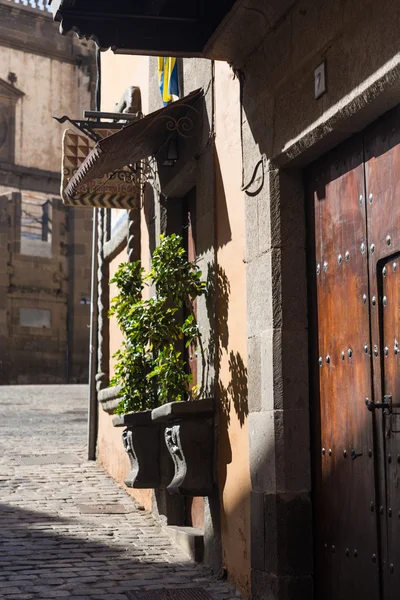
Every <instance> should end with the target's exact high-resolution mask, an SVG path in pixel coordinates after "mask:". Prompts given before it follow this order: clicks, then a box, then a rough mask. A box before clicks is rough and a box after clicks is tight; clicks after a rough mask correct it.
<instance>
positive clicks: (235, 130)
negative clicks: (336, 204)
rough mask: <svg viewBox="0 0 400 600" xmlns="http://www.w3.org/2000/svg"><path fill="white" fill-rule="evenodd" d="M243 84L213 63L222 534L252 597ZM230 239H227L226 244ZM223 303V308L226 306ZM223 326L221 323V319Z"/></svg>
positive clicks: (234, 570)
mask: <svg viewBox="0 0 400 600" xmlns="http://www.w3.org/2000/svg"><path fill="white" fill-rule="evenodd" d="M239 92H240V90H239V82H238V80H237V79H234V76H233V72H232V70H231V69H230V67H229V66H228V65H227V64H226V63H222V62H221V63H216V65H215V122H216V139H215V143H216V151H217V152H216V165H215V169H216V207H217V211H216V218H217V222H216V229H217V263H218V270H219V273H220V274H223V276H224V277H226V278H227V281H228V282H229V299H228V310H227V322H226V327H227V331H228V336H227V339H226V343H221V342H223V340H224V336H223V335H222V336H220V356H221V359H220V371H219V386H218V387H219V390H220V392H221V393H220V398H219V400H220V403H219V406H220V415H219V416H220V432H219V440H220V448H219V457H220V460H219V469H218V473H219V484H220V488H221V535H222V552H223V557H222V559H223V563H224V566H225V567H226V568H227V570H228V576H229V579H230V580H231V581H232V582H234V584H235V585H236V586H237V587H238V588H239V589H240V590H241V591H242V593H244V594H245V595H246V596H249V595H250V472H249V444H248V427H247V375H246V359H247V327H246V285H245V281H246V274H245V264H244V251H245V246H244V243H245V241H244V235H245V230H244V223H245V219H244V200H243V192H242V191H241V177H242V157H241V145H240V101H239V100H240V93H239ZM226 240H229V241H226ZM223 305H224V303H221V304H220V306H223ZM219 320H220V322H222V319H219Z"/></svg>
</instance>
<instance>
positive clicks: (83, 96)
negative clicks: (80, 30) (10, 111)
mask: <svg viewBox="0 0 400 600" xmlns="http://www.w3.org/2000/svg"><path fill="white" fill-rule="evenodd" d="M10 72H12V73H15V75H16V77H17V80H16V83H15V87H17V88H18V89H19V90H20V91H21V92H23V93H24V96H22V97H21V98H20V99H18V101H17V104H16V123H15V163H16V164H17V165H23V166H25V167H31V168H36V169H42V170H45V171H54V172H59V171H60V163H61V158H60V146H61V139H62V132H63V130H64V129H65V128H66V127H68V125H61V124H60V123H58V122H57V121H55V119H53V118H52V117H53V116H56V117H62V116H63V115H68V116H69V117H71V118H75V119H77V118H82V116H83V115H82V113H83V111H84V110H85V109H86V110H87V109H90V108H91V88H90V76H89V73H88V72H85V70H83V69H81V68H79V67H78V66H77V65H75V64H71V63H68V62H62V61H60V60H56V59H53V58H49V57H47V56H40V55H39V54H33V53H29V52H24V51H22V50H18V49H16V48H10V47H5V46H2V45H0V78H1V79H3V80H5V81H7V79H8V74H9V73H10ZM69 127H71V126H70V125H69Z"/></svg>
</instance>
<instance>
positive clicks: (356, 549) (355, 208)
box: [309, 141, 379, 600]
mask: <svg viewBox="0 0 400 600" xmlns="http://www.w3.org/2000/svg"><path fill="white" fill-rule="evenodd" d="M309 175H310V179H309V196H311V198H310V199H312V201H313V203H314V219H315V256H316V273H317V275H316V281H317V283H316V287H317V305H316V310H317V320H318V356H317V357H315V361H314V362H318V364H319V373H318V375H319V398H318V399H317V405H315V406H314V407H313V410H314V412H315V413H316V414H317V415H318V417H317V418H316V419H314V422H315V423H316V427H315V434H314V435H315V448H314V453H315V460H314V508H315V525H316V526H315V534H316V535H315V537H316V545H315V552H316V572H317V582H316V585H317V592H316V598H318V600H347V599H348V600H350V599H353V598H355V597H357V596H361V597H363V598H364V599H365V600H368V599H370V600H377V598H379V572H378V566H377V564H376V563H374V562H373V556H375V560H376V557H377V554H378V544H377V525H376V515H375V512H374V511H372V510H371V506H373V507H374V503H375V483H374V461H373V459H372V456H373V452H372V449H373V429H372V424H371V419H370V415H369V413H368V411H367V410H366V407H365V397H368V396H369V395H371V357H370V351H369V349H370V333H369V305H368V302H367V298H368V265H367V252H366V251H365V250H364V251H362V244H364V245H366V243H367V239H366V215H365V203H364V196H365V195H364V166H363V147H362V143H361V142H360V141H354V142H352V143H351V144H347V145H346V149H344V148H343V147H342V148H339V149H338V150H337V151H335V152H334V153H331V154H330V155H329V156H327V157H325V158H324V160H322V161H320V162H319V163H317V164H316V165H314V167H313V168H312V170H311V172H310V173H309ZM360 198H361V200H360ZM365 348H366V349H367V351H365Z"/></svg>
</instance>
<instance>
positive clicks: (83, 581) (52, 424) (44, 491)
mask: <svg viewBox="0 0 400 600" xmlns="http://www.w3.org/2000/svg"><path fill="white" fill-rule="evenodd" d="M86 404H87V388H86V386H14V387H7V386H3V387H1V388H0V423H1V433H0V489H1V496H0V598H4V599H6V600H14V599H15V600H17V599H18V600H28V599H31V598H42V599H56V598H70V599H71V600H72V599H74V600H83V599H85V598H88V599H90V600H105V599H110V600H128V598H129V597H130V596H129V594H128V592H129V591H134V590H136V591H137V590H152V589H158V588H188V587H189V588H190V587H202V588H204V589H205V590H206V591H207V592H208V593H209V595H210V596H211V597H212V598H213V599H214V600H231V599H233V598H236V597H237V596H236V594H235V592H234V591H233V590H232V588H230V587H229V586H228V585H227V584H226V583H225V582H223V581H220V580H218V579H217V578H216V577H215V576H213V575H212V574H211V573H210V572H209V571H208V570H207V569H206V568H204V567H201V566H198V565H196V564H194V563H192V562H191V561H190V560H189V559H188V557H187V556H186V554H185V553H183V551H182V550H181V549H179V548H178V547H176V546H174V545H173V544H172V543H171V541H170V540H169V538H168V536H167V535H166V534H165V533H164V532H163V531H162V530H161V528H160V526H159V525H158V524H157V523H156V522H155V521H154V520H153V518H152V516H151V515H150V514H148V513H146V512H144V511H142V510H140V507H139V508H138V507H137V506H136V505H135V503H134V502H133V501H132V500H131V498H130V497H129V496H128V494H126V493H125V491H124V490H123V489H122V488H120V487H119V486H118V485H117V484H116V483H115V482H114V481H113V480H112V479H111V478H109V477H108V476H107V475H106V474H105V473H104V471H103V470H102V469H101V467H100V466H98V465H97V464H96V463H94V462H88V461H87V460H86V430H87V417H86ZM39 455H40V456H42V458H43V460H44V459H45V456H46V455H47V456H48V455H53V460H54V464H41V465H40V464H29V463H32V462H33V460H35V461H36V462H38V460H40V459H36V458H34V457H36V456H39ZM54 455H56V456H54ZM114 503H118V504H119V505H122V506H123V507H124V509H125V511H126V512H125V513H123V514H98V515H94V514H82V511H81V508H80V506H79V505H85V504H101V505H104V504H114ZM122 510H123V509H122ZM188 597H190V596H188Z"/></svg>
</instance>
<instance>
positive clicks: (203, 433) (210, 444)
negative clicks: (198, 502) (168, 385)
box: [151, 399, 215, 496]
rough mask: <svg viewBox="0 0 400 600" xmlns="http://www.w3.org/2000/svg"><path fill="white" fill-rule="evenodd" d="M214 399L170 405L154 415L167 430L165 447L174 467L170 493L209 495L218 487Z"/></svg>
mask: <svg viewBox="0 0 400 600" xmlns="http://www.w3.org/2000/svg"><path fill="white" fill-rule="evenodd" d="M214 412H215V406H214V401H213V400H212V399H206V400H195V401H189V402H170V403H169V404H164V405H163V406H160V407H158V408H155V409H154V410H153V411H152V413H151V418H152V420H153V423H155V424H159V425H160V426H161V425H162V426H163V427H164V439H165V445H166V447H167V449H168V452H169V454H170V456H171V458H172V461H173V465H174V474H173V478H172V480H171V481H170V483H169V485H168V486H167V490H168V492H169V493H170V494H176V495H182V496H209V495H211V493H212V490H213V485H214V477H213V463H214V460H213V458H214V427H213V417H214Z"/></svg>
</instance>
